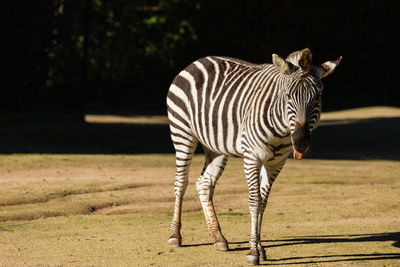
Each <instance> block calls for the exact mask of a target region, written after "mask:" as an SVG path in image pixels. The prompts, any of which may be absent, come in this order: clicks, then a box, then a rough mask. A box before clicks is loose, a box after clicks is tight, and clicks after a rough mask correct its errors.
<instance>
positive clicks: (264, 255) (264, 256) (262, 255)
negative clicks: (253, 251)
mask: <svg viewBox="0 0 400 267" xmlns="http://www.w3.org/2000/svg"><path fill="white" fill-rule="evenodd" d="M258 253H259V254H260V261H266V260H267V253H266V252H265V249H264V248H263V247H261V246H260V247H258Z"/></svg>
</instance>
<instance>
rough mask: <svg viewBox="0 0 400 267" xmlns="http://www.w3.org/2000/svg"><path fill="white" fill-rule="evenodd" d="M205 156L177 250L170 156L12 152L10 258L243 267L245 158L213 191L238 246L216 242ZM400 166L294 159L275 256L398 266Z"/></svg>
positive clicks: (268, 225) (6, 237)
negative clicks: (205, 199) (206, 200)
mask: <svg viewBox="0 0 400 267" xmlns="http://www.w3.org/2000/svg"><path fill="white" fill-rule="evenodd" d="M65 159H67V160H65ZM202 162H203V156H201V155H199V156H196V157H195V158H194V160H193V168H192V171H191V174H190V184H189V187H188V190H187V193H186V195H185V200H184V215H183V229H182V235H183V238H184V239H183V244H184V247H182V248H176V249H171V248H169V247H168V246H167V244H166V240H167V238H168V236H169V231H170V230H169V224H170V220H171V217H172V216H171V215H172V213H171V212H172V211H173V203H174V196H173V176H174V171H175V170H174V167H173V166H174V158H173V156H172V155H130V156H127V155H114V156H106V155H29V156H24V157H20V156H17V155H10V156H3V157H2V158H1V161H0V175H1V177H2V179H1V181H0V183H1V188H2V194H1V196H0V227H1V228H0V229H1V231H0V246H1V247H2V250H1V251H0V262H2V263H3V264H5V265H6V266H7V265H60V264H65V265H83V266H85V265H114V266H115V265H120V266H132V265H133V266H151V265H153V266H245V254H246V250H247V249H248V236H249V227H250V218H249V214H248V211H247V197H248V195H247V184H246V182H245V178H244V175H243V170H242V164H241V160H240V159H230V162H229V163H228V166H227V169H226V172H225V173H224V175H223V176H222V177H221V180H220V181H219V184H218V186H217V188H216V194H215V205H216V209H217V212H218V216H219V221H220V223H221V228H222V230H223V232H224V234H225V235H226V237H227V238H228V240H229V241H230V242H231V243H230V248H231V249H232V251H230V252H228V253H221V252H217V251H215V250H214V249H213V247H212V244H211V242H212V240H211V239H210V237H209V236H208V233H207V227H206V224H205V222H204V216H203V214H202V212H201V206H200V203H199V201H198V199H197V193H196V190H195V184H194V183H195V180H196V176H197V175H198V174H199V173H200V171H201V168H202ZM154 165H156V166H157V168H154V167H153V166H154ZM8 170H11V172H8ZM399 174H400V166H399V164H398V162H396V161H347V160H343V161H331V160H308V159H305V160H302V161H300V162H297V161H294V160H288V162H287V166H285V168H284V169H283V171H282V173H281V176H280V177H279V179H278V180H277V181H276V183H275V184H274V187H273V190H272V193H271V197H270V200H269V204H268V207H267V211H266V215H265V219H264V224H263V225H264V226H263V229H262V239H263V240H264V244H265V245H266V248H267V251H268V252H267V253H268V255H269V259H268V261H267V262H265V263H268V264H273V265H286V264H306V265H307V264H311V263H315V264H331V265H336V264H341V265H346V264H350V263H351V264H356V265H357V264H359V265H368V266H381V265H386V266H391V265H392V266H395V265H396V264H397V263H398V260H399V259H400V252H399V248H398V247H396V246H395V245H394V244H395V243H396V242H398V240H399V227H400V200H399V198H398V196H399V195H400V178H399V177H400V175H399Z"/></svg>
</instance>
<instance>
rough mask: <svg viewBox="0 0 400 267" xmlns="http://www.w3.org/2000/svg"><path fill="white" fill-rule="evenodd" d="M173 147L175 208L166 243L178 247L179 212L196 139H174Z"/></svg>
mask: <svg viewBox="0 0 400 267" xmlns="http://www.w3.org/2000/svg"><path fill="white" fill-rule="evenodd" d="M172 140H173V142H174V147H175V150H176V176H175V183H174V192H175V209H174V216H173V219H172V223H171V232H172V235H171V237H170V238H169V239H168V245H169V246H171V247H180V246H181V245H182V236H181V233H180V231H181V227H182V223H181V214H182V202H183V195H184V194H185V191H186V188H187V185H188V183H189V181H188V174H189V167H190V164H191V162H192V158H193V154H194V151H195V149H196V146H197V140H195V139H194V138H193V139H192V140H187V142H185V144H183V143H182V142H178V141H176V140H174V136H173V135H172Z"/></svg>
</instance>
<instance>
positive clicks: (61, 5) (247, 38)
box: [0, 0, 400, 114]
mask: <svg viewBox="0 0 400 267" xmlns="http://www.w3.org/2000/svg"><path fill="white" fill-rule="evenodd" d="M399 11H400V1H397V0H392V1H373V0H370V1H288V0H272V1H247V0H246V1H244V0H243V1H226V0H222V1H221V0H219V1H204V0H171V1H165V0H159V1H138V0H136V1H129V0H113V1H111V0H41V1H22V0H5V1H2V3H1V12H2V18H3V20H4V22H3V23H2V24H3V34H2V35H3V44H5V47H4V48H3V49H2V51H3V56H2V58H1V62H2V75H3V79H4V82H3V85H2V86H1V87H2V89H1V97H0V112H2V113H3V114H10V113H31V112H47V113H52V112H58V113H59V112H63V113H65V112H81V111H92V112H118V111H121V110H124V111H129V112H132V113H152V114H154V113H159V114H164V113H166V112H165V97H166V94H167V90H168V88H169V85H170V83H171V81H172V80H173V78H174V76H175V75H176V74H177V73H178V72H179V71H180V70H181V69H183V68H184V67H185V66H186V65H188V64H189V63H190V62H192V61H194V60H195V59H197V58H199V57H202V56H207V55H223V56H231V57H238V58H241V59H245V60H248V61H250V62H254V63H266V62H271V54H272V53H277V54H279V55H281V56H283V57H286V56H287V55H288V54H289V53H290V52H292V51H294V50H299V49H303V48H304V47H309V48H310V49H311V51H312V52H313V59H314V63H315V64H320V63H323V62H324V61H327V60H335V59H337V58H338V57H339V56H343V61H342V63H341V65H340V66H339V68H338V69H337V70H336V71H335V73H334V75H332V76H330V77H328V78H326V79H325V80H324V83H325V89H326V90H325V94H324V110H333V109H344V108H349V107H356V106H369V105H394V106H399V105H400V101H399V96H400V94H399V91H400V86H399V85H400V84H399V79H398V73H399V71H400V67H399V65H400V61H399V60H398V58H399V57H398V56H397V53H398V49H399V48H398V44H399V34H400V29H399V26H398V19H399V18H398V16H399V15H398V14H399Z"/></svg>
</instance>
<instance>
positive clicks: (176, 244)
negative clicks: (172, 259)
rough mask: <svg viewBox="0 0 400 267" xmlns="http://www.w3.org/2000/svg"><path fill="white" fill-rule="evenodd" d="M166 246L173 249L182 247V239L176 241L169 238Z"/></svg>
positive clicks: (174, 238)
mask: <svg viewBox="0 0 400 267" xmlns="http://www.w3.org/2000/svg"><path fill="white" fill-rule="evenodd" d="M168 245H169V246H170V247H173V248H176V247H180V246H182V239H178V238H176V237H170V238H169V239H168Z"/></svg>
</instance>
